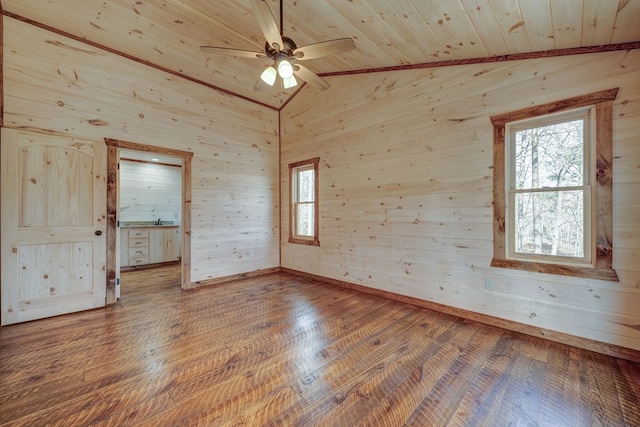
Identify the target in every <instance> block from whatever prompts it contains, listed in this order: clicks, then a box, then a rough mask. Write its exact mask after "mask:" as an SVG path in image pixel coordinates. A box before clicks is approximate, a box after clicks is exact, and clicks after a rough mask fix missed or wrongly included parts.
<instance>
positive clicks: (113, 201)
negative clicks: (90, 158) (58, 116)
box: [105, 139, 193, 304]
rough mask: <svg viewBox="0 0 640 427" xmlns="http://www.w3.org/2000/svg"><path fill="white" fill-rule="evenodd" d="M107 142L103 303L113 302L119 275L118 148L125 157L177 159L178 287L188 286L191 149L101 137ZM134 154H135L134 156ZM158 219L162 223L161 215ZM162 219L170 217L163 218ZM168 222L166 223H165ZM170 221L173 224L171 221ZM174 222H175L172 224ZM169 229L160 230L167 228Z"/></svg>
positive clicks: (117, 290)
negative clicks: (179, 209)
mask: <svg viewBox="0 0 640 427" xmlns="http://www.w3.org/2000/svg"><path fill="white" fill-rule="evenodd" d="M105 142H106V144H107V151H108V152H107V299H106V302H107V304H113V303H115V302H116V301H117V299H118V297H119V289H118V286H119V283H118V281H119V277H120V260H121V249H120V247H119V246H120V245H119V243H121V240H122V239H121V235H120V233H121V231H120V228H119V227H118V221H119V220H120V218H119V214H120V213H119V196H120V194H119V191H118V190H119V188H120V185H119V184H120V182H119V178H118V177H119V173H118V167H119V160H120V157H121V156H120V154H121V152H124V153H127V155H128V156H129V157H137V158H138V159H140V158H142V159H144V158H145V157H146V156H147V155H151V156H155V157H150V158H156V157H157V158H158V159H160V158H165V159H167V158H172V159H177V160H178V161H179V163H180V166H181V167H180V171H181V178H182V197H181V201H180V204H181V215H180V219H179V222H180V224H179V230H180V235H179V236H178V238H179V239H180V242H181V244H180V256H179V261H180V276H181V277H180V287H181V288H182V289H189V288H190V287H191V159H192V157H193V153H191V152H187V151H181V150H174V149H169V148H161V147H154V146H150V145H145V144H138V143H133V142H128V141H121V140H114V139H105ZM135 154H138V155H137V156H136V155H135ZM157 219H160V222H161V223H162V218H157ZM165 221H166V222H169V221H172V219H170V218H167V219H165ZM166 225H168V224H166ZM171 225H173V224H171ZM176 225H178V224H176ZM168 231H169V230H163V232H165V233H166V232H168Z"/></svg>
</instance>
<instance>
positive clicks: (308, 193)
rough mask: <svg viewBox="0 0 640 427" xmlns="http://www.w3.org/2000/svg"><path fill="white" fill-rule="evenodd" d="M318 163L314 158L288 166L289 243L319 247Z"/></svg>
mask: <svg viewBox="0 0 640 427" xmlns="http://www.w3.org/2000/svg"><path fill="white" fill-rule="evenodd" d="M318 163H319V159H318V158H315V159H310V160H305V161H302V162H297V163H292V164H290V165H289V179H290V188H291V203H290V213H291V215H290V221H289V222H290V232H289V242H291V243H303V244H310V245H319V242H318V200H317V199H318Z"/></svg>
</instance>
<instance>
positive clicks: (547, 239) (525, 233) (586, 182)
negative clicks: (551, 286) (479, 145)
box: [505, 108, 594, 266]
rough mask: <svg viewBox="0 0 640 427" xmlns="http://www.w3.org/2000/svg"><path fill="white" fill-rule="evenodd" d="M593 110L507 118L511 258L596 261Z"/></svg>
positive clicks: (587, 263) (586, 263)
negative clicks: (592, 248) (594, 252)
mask: <svg viewBox="0 0 640 427" xmlns="http://www.w3.org/2000/svg"><path fill="white" fill-rule="evenodd" d="M592 114H593V108H582V109H579V110H573V111H569V112H565V113H561V114H555V115H546V116H540V117H536V118H534V119H530V120H523V121H519V122H511V123H507V124H506V143H505V149H506V151H507V152H506V155H505V159H507V164H506V165H505V167H506V172H507V174H508V176H507V177H506V178H507V179H506V180H505V181H506V183H507V188H506V191H507V197H506V200H507V201H508V202H507V204H506V207H507V216H506V219H507V258H510V259H521V260H529V261H543V262H550V263H562V264H576V265H584V266H589V265H590V266H593V263H592V258H593V257H592V255H593V254H592V251H591V250H590V248H591V247H592V244H591V236H592V232H591V231H592V230H591V217H592V206H591V200H592V191H593V187H592V186H591V170H592V169H593V168H592V167H591V161H590V159H591V158H592V155H591V151H592V147H593V146H594V144H593V141H592V139H591V135H592V134H593V132H592V131H591V124H590V123H591V121H592V120H591V115H592Z"/></svg>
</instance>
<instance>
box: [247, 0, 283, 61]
mask: <svg viewBox="0 0 640 427" xmlns="http://www.w3.org/2000/svg"><path fill="white" fill-rule="evenodd" d="M251 2H252V4H253V12H254V13H255V15H256V18H258V25H260V29H261V30H262V33H263V34H264V37H265V39H267V43H269V45H270V46H272V47H273V48H274V49H276V48H277V50H280V49H282V48H283V47H284V43H283V42H282V35H281V34H280V30H279V29H278V24H277V23H276V20H275V18H274V17H273V14H272V13H271V9H269V5H268V4H267V3H266V2H265V1H264V0H251ZM275 44H277V45H278V46H277V47H276V46H274V45H275Z"/></svg>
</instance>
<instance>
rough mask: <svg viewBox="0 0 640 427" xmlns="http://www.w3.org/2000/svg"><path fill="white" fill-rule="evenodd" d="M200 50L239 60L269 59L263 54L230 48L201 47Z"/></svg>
mask: <svg viewBox="0 0 640 427" xmlns="http://www.w3.org/2000/svg"><path fill="white" fill-rule="evenodd" d="M200 50H201V51H202V52H205V53H213V54H215V55H227V56H237V57H239V58H268V57H267V55H265V54H264V53H262V52H252V51H250V50H241V49H231V48H228V47H215V46H200Z"/></svg>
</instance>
